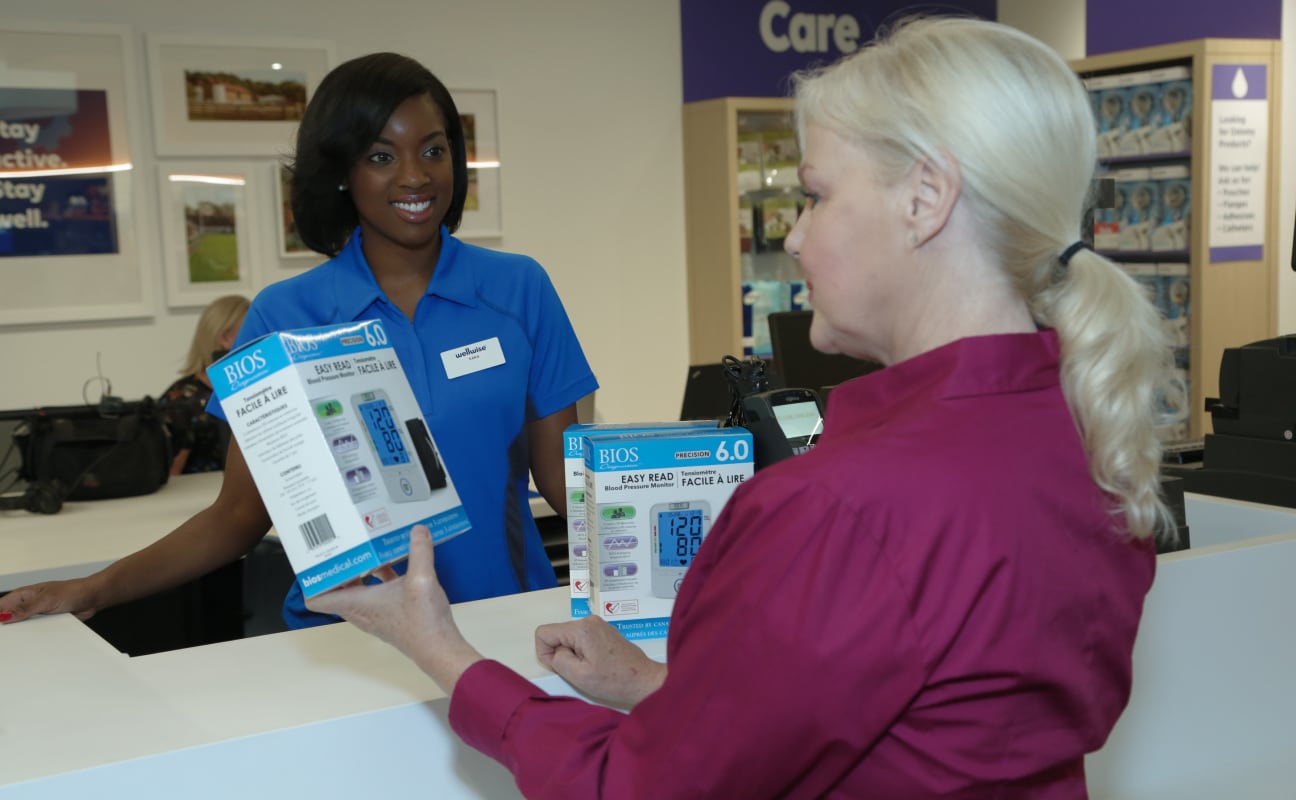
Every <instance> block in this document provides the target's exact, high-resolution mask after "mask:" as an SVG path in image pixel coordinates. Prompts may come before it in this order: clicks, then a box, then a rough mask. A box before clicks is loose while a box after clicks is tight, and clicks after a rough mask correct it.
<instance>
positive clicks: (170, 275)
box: [158, 162, 265, 307]
mask: <svg viewBox="0 0 1296 800" xmlns="http://www.w3.org/2000/svg"><path fill="white" fill-rule="evenodd" d="M264 172H265V168H264V166H262V165H259V164H229V163H219V164H217V163H201V162H184V163H179V162H177V163H165V164H162V165H160V166H159V167H158V198H159V203H160V206H161V208H160V211H161V220H160V221H161V227H162V245H163V249H162V257H163V263H164V264H165V273H166V289H167V303H168V305H170V306H172V307H187V306H204V305H206V304H207V303H209V302H211V301H212V300H214V299H216V298H217V297H220V296H221V295H226V294H246V295H248V296H251V295H252V293H253V292H254V291H255V289H256V287H257V286H258V284H257V276H256V275H255V274H254V273H255V270H256V265H255V262H254V259H253V257H252V254H253V253H256V252H258V250H257V249H256V246H255V245H256V242H255V238H256V237H255V233H254V225H253V222H252V220H253V219H255V214H256V211H257V209H256V203H255V202H254V198H255V191H254V190H255V181H256V179H257V176H259V175H261V174H263V173H264Z"/></svg>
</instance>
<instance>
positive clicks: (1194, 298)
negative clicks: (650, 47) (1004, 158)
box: [1071, 39, 1286, 438]
mask: <svg viewBox="0 0 1296 800" xmlns="http://www.w3.org/2000/svg"><path fill="white" fill-rule="evenodd" d="M1280 64H1281V45H1280V43H1279V42H1276V41H1271V40H1262V39H1197V40H1193V41H1187V42H1180V43H1176V44H1167V45H1160V46H1156V47H1146V48H1140V49H1137V50H1127V51H1123V52H1119V53H1108V54H1104V55H1099V56H1092V57H1089V58H1084V59H1079V60H1076V61H1073V62H1071V66H1072V68H1073V69H1075V71H1076V72H1077V73H1078V74H1079V75H1080V76H1081V77H1083V78H1085V79H1086V80H1087V82H1088V83H1089V85H1090V86H1091V89H1092V88H1093V85H1094V81H1098V82H1099V85H1102V84H1101V82H1102V81H1103V80H1104V79H1111V78H1119V77H1120V76H1123V75H1129V74H1130V73H1146V72H1148V71H1154V72H1155V71H1158V70H1165V69H1171V70H1173V69H1174V68H1186V71H1187V76H1188V78H1187V79H1188V80H1189V81H1191V84H1192V113H1191V121H1190V123H1189V124H1188V132H1189V137H1190V142H1189V143H1188V146H1187V148H1186V149H1178V148H1175V149H1172V150H1170V151H1165V152H1157V153H1148V154H1146V155H1133V154H1129V153H1119V154H1113V153H1110V152H1109V154H1108V156H1107V157H1105V158H1103V159H1101V161H1102V164H1103V166H1104V167H1105V168H1107V169H1110V170H1113V171H1117V170H1128V169H1131V168H1133V169H1142V168H1146V169H1147V170H1149V171H1151V174H1152V176H1153V178H1154V181H1155V178H1156V175H1157V174H1158V173H1157V172H1156V171H1157V170H1161V171H1162V172H1161V173H1160V174H1161V175H1165V174H1168V173H1167V171H1175V170H1178V171H1179V172H1183V171H1185V170H1184V168H1185V167H1186V173H1187V180H1188V181H1189V183H1190V188H1191V205H1192V212H1191V222H1190V224H1189V228H1188V231H1187V241H1186V245H1187V246H1186V249H1180V248H1178V247H1176V246H1165V247H1162V248H1161V249H1160V250H1159V251H1149V252H1144V253H1138V252H1130V251H1128V250H1123V251H1121V252H1112V253H1108V254H1109V255H1111V257H1112V258H1113V259H1115V260H1117V261H1120V262H1122V263H1125V264H1126V265H1127V266H1128V267H1129V268H1130V271H1131V272H1132V273H1135V274H1139V273H1143V274H1147V273H1148V272H1149V271H1154V270H1153V267H1162V268H1164V267H1165V266H1167V265H1170V266H1172V267H1173V265H1176V264H1177V265H1179V268H1180V269H1182V266H1183V265H1185V264H1186V266H1187V270H1186V271H1187V279H1188V282H1189V298H1190V300H1189V302H1190V304H1191V313H1190V314H1189V315H1188V331H1187V338H1188V342H1187V345H1188V346H1187V354H1186V360H1187V371H1188V381H1189V398H1188V400H1187V402H1188V405H1187V408H1188V410H1189V421H1188V431H1187V435H1188V436H1189V437H1191V438H1197V437H1200V436H1202V435H1203V434H1205V433H1206V432H1208V431H1209V429H1210V417H1209V415H1208V414H1207V412H1206V411H1205V400H1206V398H1208V397H1216V396H1218V393H1219V364H1220V359H1221V357H1222V355H1223V352H1224V349H1225V348H1228V347H1237V346H1241V345H1244V344H1248V343H1250V342H1254V341H1258V340H1260V339H1266V338H1271V337H1273V336H1276V335H1277V319H1278V308H1277V303H1278V300H1277V281H1278V265H1277V259H1278V242H1279V238H1278V237H1279V235H1280V234H1285V231H1286V229H1285V227H1284V226H1281V225H1280V224H1279V221H1278V215H1277V211H1278V182H1277V180H1275V179H1274V177H1273V176H1274V175H1276V174H1277V171H1278V166H1279V162H1278V157H1279V152H1278V151H1279V147H1278V146H1279V122H1280V109H1279V103H1278V98H1279V97H1280V96H1281V93H1280V82H1279V78H1280V76H1279V69H1280ZM1224 65H1228V66H1233V65H1243V66H1247V67H1252V66H1261V67H1264V69H1265V75H1266V80H1267V106H1268V114H1267V130H1264V131H1261V133H1262V134H1263V135H1264V136H1265V141H1264V144H1263V147H1262V152H1263V155H1264V158H1265V165H1266V169H1265V170H1263V174H1261V175H1259V176H1257V177H1258V179H1259V180H1260V181H1261V182H1262V185H1260V186H1258V187H1256V188H1255V189H1254V191H1255V196H1256V197H1257V198H1258V199H1259V200H1260V202H1262V203H1263V213H1262V214H1261V215H1260V216H1261V219H1260V220H1259V221H1260V223H1261V224H1262V225H1263V234H1262V250H1263V252H1262V255H1261V256H1260V257H1259V258H1256V259H1252V260H1229V261H1224V260H1216V261H1212V260H1211V251H1210V247H1211V230H1210V226H1211V219H1212V204H1214V203H1219V202H1222V200H1221V197H1219V196H1216V194H1217V193H1216V191H1215V189H1216V186H1215V185H1214V183H1213V180H1212V177H1213V176H1214V175H1215V171H1214V170H1215V168H1216V165H1215V164H1213V163H1212V156H1213V153H1212V142H1213V140H1212V134H1213V133H1216V132H1215V131H1213V130H1212V117H1213V109H1212V98H1213V97H1215V94H1216V92H1215V86H1214V81H1215V80H1216V76H1215V75H1214V72H1215V70H1214V67H1216V66H1224ZM1096 113H1098V115H1099V121H1100V130H1101V124H1102V112H1101V110H1100V109H1096ZM1171 174H1173V173H1171ZM1163 185H1164V184H1163ZM1095 240H1096V241H1095V245H1096V247H1097V249H1098V250H1099V251H1104V248H1103V247H1102V246H1101V244H1100V242H1099V241H1098V236H1095ZM1163 271H1164V269H1163Z"/></svg>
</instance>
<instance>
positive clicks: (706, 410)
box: [680, 364, 733, 420]
mask: <svg viewBox="0 0 1296 800" xmlns="http://www.w3.org/2000/svg"><path fill="white" fill-rule="evenodd" d="M732 402H733V400H732V398H731V397H730V394H729V379H728V378H726V377H725V368H724V364H692V365H690V366H689V368H688V373H687V374H686V375H685V378H684V402H683V404H682V405H681V406H680V419H681V420H686V419H720V418H722V417H728V416H729V406H730V404H731V403H732Z"/></svg>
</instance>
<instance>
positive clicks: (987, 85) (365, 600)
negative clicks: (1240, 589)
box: [308, 18, 1175, 800]
mask: <svg viewBox="0 0 1296 800" xmlns="http://www.w3.org/2000/svg"><path fill="white" fill-rule="evenodd" d="M795 85H796V116H797V124H798V130H799V135H800V138H801V144H802V153H803V159H802V162H801V166H800V179H801V184H802V187H803V189H804V192H805V196H806V210H805V211H804V213H803V214H802V215H801V217H800V219H799V220H798V221H797V224H796V227H795V228H794V229H793V230H792V232H791V233H790V235H789V236H788V238H787V240H786V248H787V250H788V251H789V252H790V253H791V254H792V255H793V256H795V257H797V258H798V259H799V260H800V263H801V267H802V269H803V271H804V272H805V275H806V279H807V281H808V283H809V285H810V287H811V291H812V301H813V305H814V310H815V311H814V321H813V324H812V327H811V338H812V341H813V343H814V345H815V346H816V347H817V348H818V349H820V350H824V351H827V352H840V353H846V354H849V355H852V356H855V357H859V358H868V359H873V360H876V361H880V362H882V363H883V364H885V365H886V368H885V369H882V370H880V371H877V372H874V373H872V374H869V375H866V376H864V377H861V378H857V379H855V380H853V381H850V382H848V383H846V384H843V385H841V386H839V387H838V388H837V389H835V390H834V391H833V394H832V398H831V402H830V404H829V407H828V412H827V426H826V430H825V431H824V434H823V436H822V438H821V439H820V443H819V445H818V446H817V447H816V448H815V449H814V450H813V451H811V452H809V453H807V454H805V455H800V456H797V457H795V458H792V459H788V460H785V461H783V462H780V463H778V464H776V465H774V466H772V467H769V468H767V469H764V470H762V471H761V472H759V473H757V474H756V476H755V477H754V478H753V479H752V480H749V481H747V482H746V483H745V484H743V486H742V487H741V488H740V489H738V491H737V493H736V494H735V495H734V496H733V498H732V499H731V500H730V501H729V503H728V504H727V505H726V507H725V509H724V511H723V513H722V514H721V515H720V517H719V518H718V519H717V520H716V522H715V525H714V527H713V529H712V531H711V533H710V535H709V536H708V538H707V540H706V542H705V543H704V545H703V547H702V549H701V551H700V552H699V554H698V558H697V560H696V562H695V563H694V565H693V566H692V567H691V568H690V570H689V572H688V574H687V576H686V577H685V579H684V584H683V586H682V588H681V590H680V593H679V597H678V600H677V602H676V606H675V611H674V614H673V616H672V618H671V626H670V634H669V639H668V644H667V663H666V664H659V663H656V662H653V661H651V660H649V659H647V658H646V657H645V656H644V655H643V654H642V652H641V651H640V650H639V649H638V648H637V647H635V646H634V645H633V644H630V643H628V642H626V641H625V640H624V639H622V638H621V637H620V635H619V634H618V633H616V632H615V630H613V629H612V628H611V627H610V626H608V625H607V624H606V623H605V622H603V621H602V620H600V619H598V618H594V617H591V618H587V619H584V620H579V621H573V622H564V623H559V624H554V625H545V626H542V627H541V628H539V629H538V630H537V632H536V649H537V653H538V656H539V658H540V660H541V661H542V662H544V663H545V664H546V665H548V666H550V667H552V668H553V669H554V671H555V672H557V673H558V674H559V675H561V676H563V677H564V678H565V679H566V680H568V682H570V683H571V684H572V685H574V686H576V687H577V688H579V689H581V690H583V691H585V692H586V693H588V694H589V695H591V696H593V697H596V698H600V699H601V700H603V701H605V702H606V703H608V704H609V705H613V706H619V707H621V708H624V709H628V712H629V713H622V712H621V711H619V710H614V709H612V708H606V707H603V706H600V705H595V704H592V703H588V702H585V701H583V700H581V699H577V698H570V697H563V698H559V697H549V696H547V695H546V694H545V693H544V692H541V691H539V690H538V689H537V688H536V687H535V686H534V685H533V684H531V683H530V682H529V681H527V680H525V679H523V678H521V677H520V676H518V675H517V674H515V673H513V672H512V671H510V670H508V669H506V668H505V667H503V666H502V665H500V664H498V663H496V662H493V661H490V660H486V659H483V657H482V656H481V655H480V654H479V653H478V652H477V651H476V650H475V649H473V647H472V645H471V644H469V643H468V642H467V641H466V640H465V639H464V638H463V636H462V635H460V633H459V631H458V629H457V628H456V627H455V624H454V621H453V619H452V617H451V615H450V611H449V607H448V606H447V604H446V600H445V596H444V593H443V592H442V591H441V589H440V587H439V586H438V584H437V582H436V578H435V573H434V572H433V569H432V564H433V558H434V557H433V553H432V548H431V546H430V544H429V543H428V539H427V535H426V532H424V531H416V532H415V535H414V537H413V540H412V542H411V557H410V561H411V566H410V570H409V574H408V575H407V576H406V577H404V578H400V579H396V578H395V577H394V576H389V577H391V578H392V580H390V581H389V582H387V583H384V584H383V585H381V586H374V587H352V588H345V589H342V590H340V591H337V592H332V593H328V594H325V595H322V596H320V597H318V598H316V599H314V600H311V601H309V603H308V604H309V605H311V606H312V607H315V608H317V609H318V610H321V611H327V612H331V613H336V614H340V615H342V616H343V617H345V618H347V619H349V620H351V621H352V622H353V623H355V624H356V625H358V626H360V627H361V628H363V629H365V630H367V631H369V632H371V633H373V634H375V635H377V636H380V637H382V638H383V639H385V640H387V641H389V642H391V643H393V644H394V645H395V646H397V647H398V648H400V649H401V650H402V651H403V652H404V653H406V654H407V655H408V656H409V657H410V658H412V659H413V660H414V661H415V662H416V663H417V664H418V665H419V666H420V667H421V668H422V669H424V670H425V671H426V672H427V673H428V674H429V675H430V676H431V677H432V678H433V679H434V680H435V681H436V682H437V683H438V684H439V685H440V686H441V687H442V688H443V689H445V691H446V692H447V693H448V694H450V696H451V706H450V721H451V724H452V725H453V727H454V729H455V730H456V731H457V732H458V733H459V734H460V735H461V736H462V737H463V738H464V739H465V740H466V741H467V742H468V743H469V744H471V745H472V746H474V747H476V748H478V749H480V750H482V751H483V752H485V753H487V754H488V755H490V756H492V757H494V758H496V759H498V760H499V761H501V762H502V763H503V764H504V765H505V766H507V767H508V768H509V769H510V770H512V772H513V773H514V775H515V777H516V779H517V783H518V786H519V787H520V788H521V790H522V791H523V793H524V794H526V795H527V796H529V797H554V798H586V797H616V798H624V797H651V798H668V797H724V798H728V797H741V798H758V797H797V798H801V797H804V798H811V797H815V798H817V797H878V798H919V797H956V798H984V797H989V796H993V797H996V798H1001V799H1005V798H1048V799H1050V800H1051V799H1053V798H1082V797H1085V796H1086V790H1085V777H1084V756H1085V754H1086V753H1090V752H1093V751H1094V750H1097V749H1098V748H1099V747H1101V746H1102V744H1103V742H1104V741H1105V739H1106V738H1107V735H1108V734H1109V733H1110V731H1111V729H1112V727H1113V726H1114V725H1115V723H1116V720H1117V718H1118V717H1119V716H1120V714H1121V712H1122V710H1123V709H1124V708H1125V705H1126V703H1127V701H1128V699H1129V693H1130V681H1131V652H1132V650H1133V647H1134V639H1135V635H1136V633H1137V630H1138V624H1139V618H1140V615H1141V614H1142V609H1143V600H1144V596H1145V595H1146V593H1147V591H1148V589H1149V587H1150V586H1151V584H1152V579H1153V574H1154V571H1155V546H1154V538H1155V537H1156V536H1157V535H1159V534H1161V533H1162V532H1172V531H1173V523H1172V522H1171V520H1170V517H1169V515H1168V513H1167V509H1166V507H1165V506H1164V504H1163V502H1162V500H1161V498H1160V495H1159V481H1158V471H1159V464H1160V450H1161V447H1160V444H1159V440H1158V436H1157V430H1158V426H1159V425H1161V424H1163V423H1164V422H1166V421H1165V420H1162V419H1159V418H1158V411H1157V398H1158V396H1160V394H1161V393H1162V392H1163V391H1165V390H1167V389H1169V388H1171V387H1172V385H1173V381H1174V380H1175V379H1174V373H1173V364H1172V363H1171V350H1170V347H1169V343H1168V342H1167V341H1166V338H1165V334H1164V333H1163V331H1162V327H1161V325H1160V322H1159V319H1158V316H1157V312H1156V311H1155V309H1154V308H1153V307H1152V306H1151V304H1150V303H1149V302H1148V301H1147V299H1146V298H1145V296H1144V295H1143V293H1142V292H1141V291H1140V289H1139V288H1138V286H1137V285H1136V284H1135V283H1134V281H1133V280H1131V279H1130V278H1129V277H1128V276H1127V275H1126V274H1125V273H1124V272H1123V271H1122V270H1121V269H1120V268H1119V267H1118V266H1117V265H1115V264H1113V263H1111V262H1110V261H1108V260H1106V259H1104V258H1102V257H1100V256H1098V255H1096V254H1095V253H1093V252H1091V251H1089V250H1087V249H1085V248H1084V247H1083V246H1082V245H1080V244H1079V243H1078V242H1077V239H1078V237H1079V232H1080V221H1081V218H1082V212H1083V210H1084V204H1085V197H1086V194H1087V191H1088V189H1089V185H1090V181H1091V179H1092V177H1093V171H1094V162H1095V151H1096V146H1095V133H1094V129H1095V125H1094V120H1093V117H1092V111H1091V110H1090V106H1089V102H1088V99H1087V97H1086V94H1085V91H1084V89H1083V87H1082V86H1081V84H1080V82H1079V80H1078V79H1077V77H1076V76H1075V75H1074V74H1073V73H1072V72H1071V71H1070V69H1069V68H1068V67H1067V65H1066V63H1065V62H1064V61H1063V60H1062V59H1061V58H1060V57H1058V55H1057V54H1056V53H1054V52H1053V51H1052V50H1050V49H1049V48H1047V47H1045V46H1044V45H1042V44H1041V43H1039V42H1037V41H1035V40H1034V39H1032V38H1030V37H1029V36H1027V35H1026V34H1023V33H1021V32H1020V31H1016V30H1014V29H1011V28H1008V27H1005V26H1002V25H998V24H995V23H990V22H982V21H975V20H967V19H954V18H947V19H936V18H933V19H927V20H918V21H912V22H909V23H907V24H902V25H900V26H899V27H898V28H897V29H896V30H894V31H893V32H890V33H889V34H887V35H885V36H884V37H882V38H880V39H879V41H877V42H874V43H873V44H871V45H870V46H868V47H865V48H864V49H862V50H861V51H859V52H858V53H855V54H853V55H851V56H848V57H846V58H844V59H843V60H842V61H840V62H838V63H837V64H835V65H832V66H830V67H827V68H825V69H823V70H821V71H817V72H811V73H807V74H800V75H797V76H796V80H795ZM1167 535H1172V534H1169V533H1167Z"/></svg>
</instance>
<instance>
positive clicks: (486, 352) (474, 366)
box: [441, 336, 504, 378]
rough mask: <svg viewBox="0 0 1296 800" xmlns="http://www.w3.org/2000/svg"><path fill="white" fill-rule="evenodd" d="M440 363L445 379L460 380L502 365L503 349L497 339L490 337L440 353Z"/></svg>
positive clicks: (496, 337)
mask: <svg viewBox="0 0 1296 800" xmlns="http://www.w3.org/2000/svg"><path fill="white" fill-rule="evenodd" d="M441 363H442V364H445V371H446V377H447V378H460V377H463V376H464V375H468V374H470V373H473V372H480V371H481V370H484V369H490V368H491V367H498V366H499V365H500V364H503V363H504V349H503V348H502V347H500V342H499V337H498V336H492V337H491V338H489V339H482V340H481V341H480V342H473V343H472V344H466V345H464V346H463V347H456V348H455V349H453V350H446V351H444V352H443V353H441Z"/></svg>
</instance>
